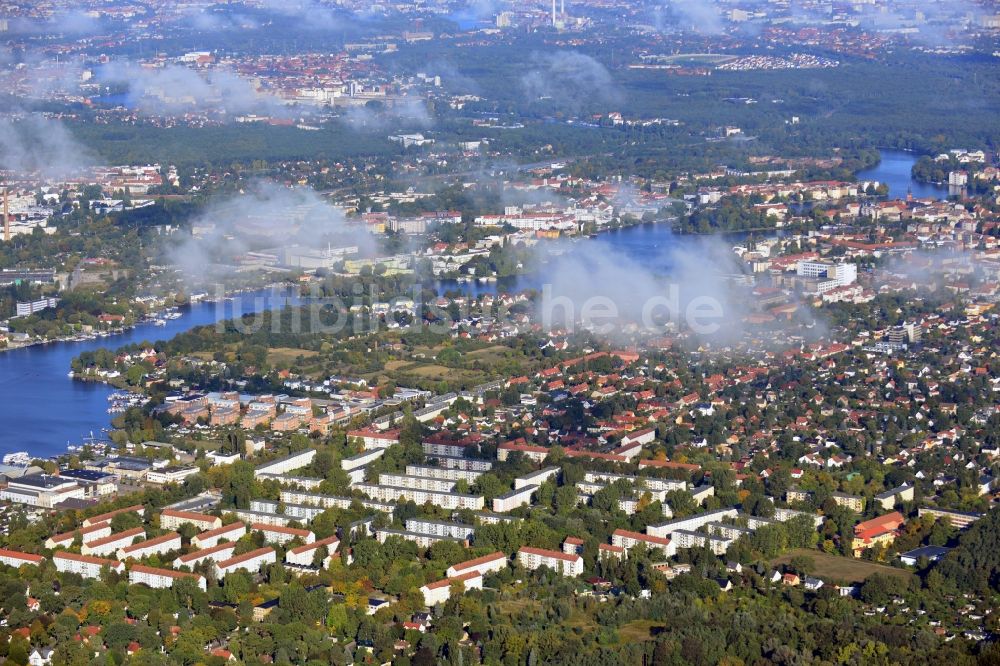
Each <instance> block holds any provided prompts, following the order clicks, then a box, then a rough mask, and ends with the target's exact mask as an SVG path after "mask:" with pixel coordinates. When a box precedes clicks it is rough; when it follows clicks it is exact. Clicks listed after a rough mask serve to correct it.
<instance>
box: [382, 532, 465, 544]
mask: <svg viewBox="0 0 1000 666" xmlns="http://www.w3.org/2000/svg"><path fill="white" fill-rule="evenodd" d="M392 536H397V537H399V538H400V539H404V540H406V541H412V542H413V543H415V544H417V546H419V547H420V548H430V547H431V546H433V545H434V544H436V543H437V542H438V541H454V542H455V543H457V544H461V545H462V546H468V545H469V542H468V541H466V540H465V539H458V538H455V537H450V536H438V535H437V534H422V533H420V532H410V531H409V530H392V529H378V530H375V538H376V539H378V542H379V543H385V540H386V539H388V538H389V537H392Z"/></svg>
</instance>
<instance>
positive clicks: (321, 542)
mask: <svg viewBox="0 0 1000 666" xmlns="http://www.w3.org/2000/svg"><path fill="white" fill-rule="evenodd" d="M339 546H340V539H338V538H337V537H336V536H329V537H326V538H325V539H318V540H316V541H313V542H312V543H307V544H303V545H301V546H296V547H295V548H292V549H290V550H289V551H288V552H286V553H285V562H286V563H287V564H293V565H296V566H300V567H311V566H313V563H314V562H315V559H316V553H317V552H319V551H320V549H321V548H326V557H325V558H324V560H323V565H322V566H323V568H324V569H325V568H327V567H328V566H330V562H331V561H332V560H333V558H334V555H335V554H336V552H337V548H338V547H339Z"/></svg>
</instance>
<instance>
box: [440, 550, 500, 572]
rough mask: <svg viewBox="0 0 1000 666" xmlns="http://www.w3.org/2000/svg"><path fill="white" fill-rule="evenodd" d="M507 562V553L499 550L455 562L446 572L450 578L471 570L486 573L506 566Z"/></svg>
mask: <svg viewBox="0 0 1000 666" xmlns="http://www.w3.org/2000/svg"><path fill="white" fill-rule="evenodd" d="M507 563H508V560H507V555H506V554H505V553H501V552H499V551H498V552H496V553H490V554H489V555H483V556H482V557H477V558H475V559H472V560H466V561H465V562H459V563H458V564H453V565H451V566H450V567H448V571H446V572H445V573H446V574H447V576H448V577H449V578H454V577H456V576H461V575H463V574H466V573H468V572H470V571H477V572H479V573H480V574H483V575H485V574H488V573H493V572H495V571H500V570H502V569H504V568H506V567H507Z"/></svg>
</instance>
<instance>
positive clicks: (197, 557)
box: [174, 541, 236, 569]
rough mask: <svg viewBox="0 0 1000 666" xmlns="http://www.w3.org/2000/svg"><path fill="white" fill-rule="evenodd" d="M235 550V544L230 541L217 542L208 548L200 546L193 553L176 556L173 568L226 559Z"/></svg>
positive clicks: (191, 566)
mask: <svg viewBox="0 0 1000 666" xmlns="http://www.w3.org/2000/svg"><path fill="white" fill-rule="evenodd" d="M235 550H236V544H235V543H234V542H232V541H228V542H225V543H219V544H216V545H214V546H210V547H208V548H202V549H201V550H196V551H194V552H193V553H188V554H186V555H181V556H180V557H178V558H177V559H176V560H174V568H175V569H180V568H181V567H190V568H192V569H193V568H194V567H195V565H198V564H201V563H202V562H208V561H212V562H220V561H223V560H228V559H229V558H230V557H232V556H233V551H235Z"/></svg>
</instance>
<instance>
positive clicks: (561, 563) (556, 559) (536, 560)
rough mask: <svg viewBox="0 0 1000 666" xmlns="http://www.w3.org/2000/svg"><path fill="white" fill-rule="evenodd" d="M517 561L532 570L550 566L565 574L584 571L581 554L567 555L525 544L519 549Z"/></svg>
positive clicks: (569, 574) (577, 573)
mask: <svg viewBox="0 0 1000 666" xmlns="http://www.w3.org/2000/svg"><path fill="white" fill-rule="evenodd" d="M517 561H518V562H520V563H521V565H522V566H523V567H524V568H525V569H530V570H532V571H534V570H536V569H539V568H541V567H549V568H550V569H554V570H555V571H558V572H559V573H561V574H562V575H564V576H579V575H580V574H582V573H583V558H582V557H580V556H579V555H567V554H566V553H562V552H560V551H558V550H546V549H544V548H532V547H531V546H524V547H522V548H521V549H520V550H519V551H517Z"/></svg>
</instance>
